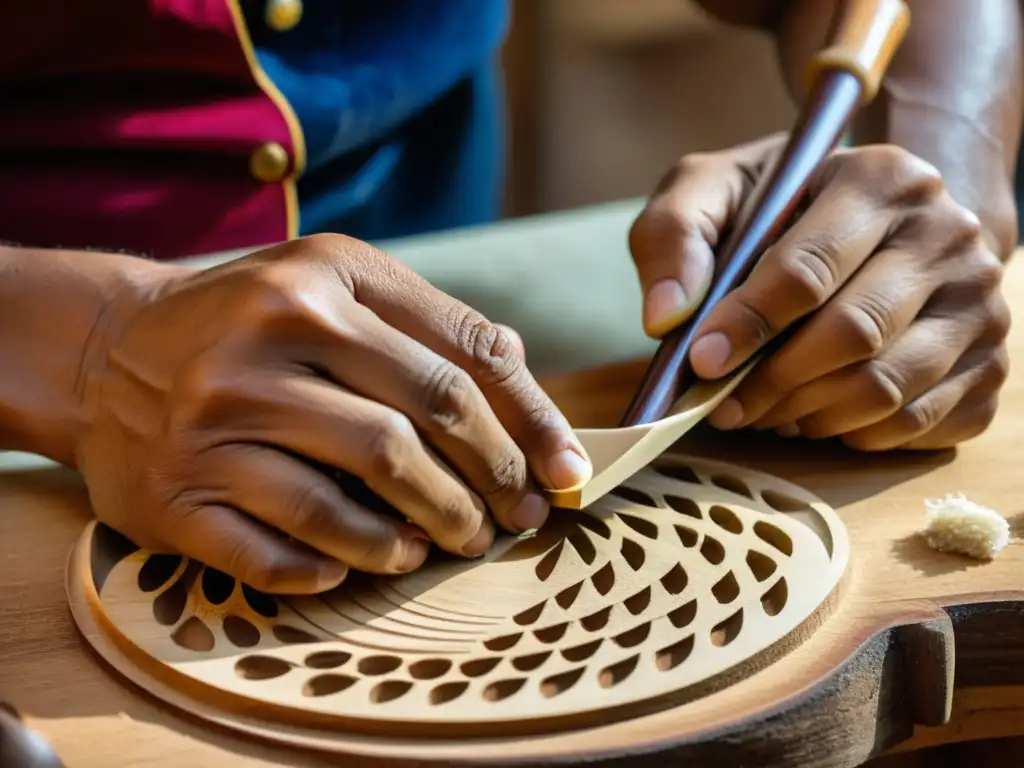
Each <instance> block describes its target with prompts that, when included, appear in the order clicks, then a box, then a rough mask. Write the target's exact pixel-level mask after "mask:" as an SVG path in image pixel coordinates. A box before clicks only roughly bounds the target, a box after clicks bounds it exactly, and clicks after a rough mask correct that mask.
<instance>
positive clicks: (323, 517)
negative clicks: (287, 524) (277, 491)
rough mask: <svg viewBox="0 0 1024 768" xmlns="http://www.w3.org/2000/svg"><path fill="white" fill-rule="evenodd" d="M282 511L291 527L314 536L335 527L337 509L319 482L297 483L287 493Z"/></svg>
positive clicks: (330, 530) (327, 532) (325, 532)
mask: <svg viewBox="0 0 1024 768" xmlns="http://www.w3.org/2000/svg"><path fill="white" fill-rule="evenodd" d="M284 512H285V514H286V515H287V517H288V519H289V520H290V521H291V523H292V527H293V528H294V529H295V530H297V531H301V532H302V533H303V534H307V535H310V536H314V537H319V536H321V535H324V534H329V533H330V532H332V531H333V530H334V529H335V528H336V527H337V514H336V513H337V510H336V509H335V508H334V505H333V504H332V503H331V499H330V498H329V497H328V494H327V493H326V492H325V489H324V488H323V487H322V486H321V485H320V484H319V483H298V484H296V485H295V486H294V487H293V488H292V489H291V490H290V492H289V493H288V497H287V499H286V501H285V505H284Z"/></svg>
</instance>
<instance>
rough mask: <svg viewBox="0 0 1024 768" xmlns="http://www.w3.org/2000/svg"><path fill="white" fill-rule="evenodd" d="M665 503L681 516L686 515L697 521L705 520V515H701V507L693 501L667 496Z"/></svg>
mask: <svg viewBox="0 0 1024 768" xmlns="http://www.w3.org/2000/svg"><path fill="white" fill-rule="evenodd" d="M665 503H666V504H668V505H669V506H670V507H671V508H672V509H674V510H675V511H676V512H678V513H679V514H680V515H686V516H687V517H692V518H694V519H696V520H703V519H704V515H702V514H701V513H700V506H699V505H698V504H697V502H695V501H694V500H693V499H687V498H684V497H682V496H672V495H669V494H666V495H665Z"/></svg>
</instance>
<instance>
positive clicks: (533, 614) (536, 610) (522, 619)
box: [513, 600, 547, 627]
mask: <svg viewBox="0 0 1024 768" xmlns="http://www.w3.org/2000/svg"><path fill="white" fill-rule="evenodd" d="M546 602H547V601H546V600H545V601H542V602H539V603H537V604H536V605H535V606H533V607H532V608H527V609H526V610H525V611H523V612H522V613H517V614H516V615H515V617H514V618H513V621H515V623H516V624H518V625H519V626H521V627H528V626H529V625H530V624H533V623H534V622H535V621H537V619H539V618H540V615H541V614H542V613H543V612H544V604H545V603H546Z"/></svg>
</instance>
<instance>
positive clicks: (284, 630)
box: [272, 624, 320, 645]
mask: <svg viewBox="0 0 1024 768" xmlns="http://www.w3.org/2000/svg"><path fill="white" fill-rule="evenodd" d="M272 631H273V633H274V637H276V638H277V639H278V641H280V642H282V643H286V644H288V645H301V644H302V643H317V642H320V641H319V639H318V638H317V637H315V636H314V635H311V634H310V633H309V632H307V631H306V630H304V629H299V628H297V627H292V626H289V625H288V624H275V625H274V629H273V630H272Z"/></svg>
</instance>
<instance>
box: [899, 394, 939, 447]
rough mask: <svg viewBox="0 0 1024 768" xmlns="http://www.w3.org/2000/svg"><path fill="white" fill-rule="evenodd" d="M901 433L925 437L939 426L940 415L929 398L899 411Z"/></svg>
mask: <svg viewBox="0 0 1024 768" xmlns="http://www.w3.org/2000/svg"><path fill="white" fill-rule="evenodd" d="M898 419H899V422H898V423H899V426H898V429H899V431H900V432H902V433H905V434H907V435H911V436H915V437H916V436H918V435H923V434H925V433H926V432H930V431H932V430H933V429H934V428H935V427H936V426H937V425H938V423H939V422H938V414H937V413H936V411H935V406H934V405H933V404H932V402H931V400H930V399H929V398H927V397H922V398H918V399H917V400H915V401H914V402H912V403H908V404H907V405H906V406H905V407H903V408H901V409H900V410H899V414H898Z"/></svg>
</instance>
